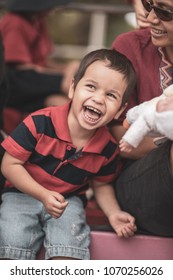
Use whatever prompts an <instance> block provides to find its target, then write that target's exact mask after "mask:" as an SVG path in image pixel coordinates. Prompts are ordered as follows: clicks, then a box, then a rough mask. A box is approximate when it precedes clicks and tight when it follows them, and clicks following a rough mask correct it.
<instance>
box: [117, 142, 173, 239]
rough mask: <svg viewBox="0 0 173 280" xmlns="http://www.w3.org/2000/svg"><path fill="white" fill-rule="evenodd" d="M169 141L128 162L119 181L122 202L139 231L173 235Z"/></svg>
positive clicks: (172, 191)
mask: <svg viewBox="0 0 173 280" xmlns="http://www.w3.org/2000/svg"><path fill="white" fill-rule="evenodd" d="M171 145H172V142H170V141H167V142H166V143H164V144H163V145H161V146H160V147H158V148H156V149H155V150H153V151H152V152H151V153H149V154H148V155H147V156H145V157H144V158H142V159H140V160H137V161H135V162H134V163H132V164H131V165H130V166H128V167H127V168H126V169H125V170H124V171H123V172H122V173H121V175H120V176H119V178H118V179H117V181H116V182H115V190H116V196H117V199H118V202H119V203H120V206H121V208H122V209H123V210H125V211H127V212H129V213H131V214H132V215H133V216H134V217H135V219H136V223H137V226H138V229H139V231H141V230H142V231H143V232H144V233H148V234H154V235H160V236H173V175H172V172H171V170H170V147H171Z"/></svg>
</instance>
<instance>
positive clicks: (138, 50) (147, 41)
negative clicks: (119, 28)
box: [112, 28, 162, 108]
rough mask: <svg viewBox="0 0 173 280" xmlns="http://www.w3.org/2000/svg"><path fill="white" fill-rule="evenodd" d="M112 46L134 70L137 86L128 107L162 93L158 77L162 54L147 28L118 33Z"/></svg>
mask: <svg viewBox="0 0 173 280" xmlns="http://www.w3.org/2000/svg"><path fill="white" fill-rule="evenodd" d="M112 47H113V48H114V49H116V50H117V51H119V52H121V53H123V54H124V55H126V56H127V58H129V60H130V61H131V62H132V64H133V66H134V68H135V71H136V75H137V86H136V88H135V91H134V93H133V95H132V97H131V100H130V102H129V106H128V108H131V107H133V106H135V105H138V104H140V103H142V102H144V101H147V100H150V99H152V98H154V97H156V96H159V95H160V94H161V93H162V87H161V79H160V65H161V61H162V56H161V54H160V52H159V50H158V48H157V47H155V46H154V45H153V43H152V41H151V35H150V29H149V28H144V29H139V30H136V31H131V32H127V33H124V34H121V35H119V36H118V37H117V38H116V39H115V41H114V42H113V44H112Z"/></svg>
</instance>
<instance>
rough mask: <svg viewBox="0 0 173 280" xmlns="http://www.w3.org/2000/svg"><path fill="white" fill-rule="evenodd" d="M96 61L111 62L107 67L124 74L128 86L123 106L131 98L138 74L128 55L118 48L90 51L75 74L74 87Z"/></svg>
mask: <svg viewBox="0 0 173 280" xmlns="http://www.w3.org/2000/svg"><path fill="white" fill-rule="evenodd" d="M95 61H106V62H109V63H108V65H107V67H108V68H110V69H113V70H116V71H118V72H120V73H122V74H123V75H124V79H126V81H127V83H128V86H127V88H126V90H125V93H124V95H123V100H122V104H121V106H123V105H125V104H126V103H127V101H128V100H129V97H130V95H131V92H132V90H133V89H134V87H135V84H136V74H135V71H134V68H133V66H132V64H131V62H130V61H129V60H128V59H127V57H126V56H125V55H123V54H121V53H119V52H118V51H116V50H112V49H99V50H95V51H92V52H90V53H88V54H87V55H86V56H85V57H84V58H83V59H82V61H81V63H80V66H79V69H78V71H77V72H76V74H75V76H74V88H75V87H76V86H77V84H78V82H79V81H80V80H81V79H82V77H83V76H84V75H85V71H86V70H87V68H88V67H89V66H90V65H91V64H92V63H93V62H95Z"/></svg>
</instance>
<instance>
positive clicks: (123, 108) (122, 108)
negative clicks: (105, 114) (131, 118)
mask: <svg viewBox="0 0 173 280" xmlns="http://www.w3.org/2000/svg"><path fill="white" fill-rule="evenodd" d="M127 105H128V103H126V104H125V105H124V106H122V107H121V108H120V109H119V110H118V112H117V113H116V115H115V117H114V119H115V120H117V119H118V118H119V117H120V116H121V114H122V113H123V111H124V110H125V109H126V107H127Z"/></svg>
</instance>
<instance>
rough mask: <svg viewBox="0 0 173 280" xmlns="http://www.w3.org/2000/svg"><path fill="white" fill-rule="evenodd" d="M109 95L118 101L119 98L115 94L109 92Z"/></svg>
mask: <svg viewBox="0 0 173 280" xmlns="http://www.w3.org/2000/svg"><path fill="white" fill-rule="evenodd" d="M107 95H108V96H109V97H111V98H113V99H117V96H116V95H115V94H114V93H111V92H109V93H108V94H107Z"/></svg>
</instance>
